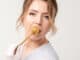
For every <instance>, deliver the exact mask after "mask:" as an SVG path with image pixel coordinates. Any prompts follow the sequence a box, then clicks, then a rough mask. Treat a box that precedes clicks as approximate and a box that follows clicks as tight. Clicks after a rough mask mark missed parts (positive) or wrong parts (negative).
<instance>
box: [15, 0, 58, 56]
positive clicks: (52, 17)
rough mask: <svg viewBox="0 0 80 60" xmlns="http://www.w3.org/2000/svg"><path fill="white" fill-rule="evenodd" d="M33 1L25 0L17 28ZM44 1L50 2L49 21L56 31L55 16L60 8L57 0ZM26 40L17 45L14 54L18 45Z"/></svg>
mask: <svg viewBox="0 0 80 60" xmlns="http://www.w3.org/2000/svg"><path fill="white" fill-rule="evenodd" d="M32 1H33V0H24V3H23V8H22V9H23V10H22V13H21V15H20V17H19V18H18V20H17V22H16V25H17V27H16V29H18V28H19V27H20V26H21V25H22V23H23V20H24V15H25V12H27V11H28V9H29V7H30V5H31V3H32ZM42 1H45V2H47V3H48V12H49V21H50V24H51V27H52V32H56V27H55V17H56V14H57V10H58V8H57V2H56V0H42ZM25 40H26V38H25ZM25 40H24V41H23V42H21V43H20V44H19V45H17V46H16V48H15V50H14V55H15V54H16V51H17V48H18V46H20V45H21V44H22V43H24V42H25Z"/></svg>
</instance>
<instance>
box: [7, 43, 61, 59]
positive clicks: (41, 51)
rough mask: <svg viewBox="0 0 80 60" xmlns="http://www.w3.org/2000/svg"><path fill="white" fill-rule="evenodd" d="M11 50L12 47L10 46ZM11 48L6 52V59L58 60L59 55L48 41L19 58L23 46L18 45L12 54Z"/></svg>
mask: <svg viewBox="0 0 80 60" xmlns="http://www.w3.org/2000/svg"><path fill="white" fill-rule="evenodd" d="M11 49H12V51H13V50H14V48H11ZM11 49H10V50H9V52H8V55H7V58H8V60H59V57H58V55H57V53H56V51H55V49H54V48H53V47H52V46H51V44H50V43H46V44H44V45H42V46H40V47H38V48H36V49H35V50H34V51H33V52H31V54H29V55H28V56H26V57H25V58H24V59H21V53H22V49H23V46H20V47H18V50H17V54H16V55H15V56H14V55H13V53H12V51H11Z"/></svg>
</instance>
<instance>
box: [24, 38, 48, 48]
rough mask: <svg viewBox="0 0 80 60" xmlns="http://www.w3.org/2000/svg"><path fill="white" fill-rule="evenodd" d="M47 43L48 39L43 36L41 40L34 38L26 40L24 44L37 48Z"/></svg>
mask: <svg viewBox="0 0 80 60" xmlns="http://www.w3.org/2000/svg"><path fill="white" fill-rule="evenodd" d="M45 43H48V40H47V39H46V38H43V39H41V40H34V41H33V40H26V42H25V43H24V45H25V46H27V47H31V48H36V47H39V46H41V45H43V44H45Z"/></svg>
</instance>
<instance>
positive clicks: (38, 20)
mask: <svg viewBox="0 0 80 60" xmlns="http://www.w3.org/2000/svg"><path fill="white" fill-rule="evenodd" d="M35 22H36V24H39V25H41V24H42V18H41V17H40V16H39V17H37V18H36V21H35Z"/></svg>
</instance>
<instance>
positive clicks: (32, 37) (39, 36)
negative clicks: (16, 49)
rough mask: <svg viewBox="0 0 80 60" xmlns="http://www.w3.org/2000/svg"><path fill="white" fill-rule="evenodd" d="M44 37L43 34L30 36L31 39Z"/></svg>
mask: <svg viewBox="0 0 80 60" xmlns="http://www.w3.org/2000/svg"><path fill="white" fill-rule="evenodd" d="M42 38H43V36H42V35H38V36H36V35H32V36H31V37H30V39H31V40H34V41H35V40H41V39H42Z"/></svg>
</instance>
